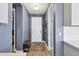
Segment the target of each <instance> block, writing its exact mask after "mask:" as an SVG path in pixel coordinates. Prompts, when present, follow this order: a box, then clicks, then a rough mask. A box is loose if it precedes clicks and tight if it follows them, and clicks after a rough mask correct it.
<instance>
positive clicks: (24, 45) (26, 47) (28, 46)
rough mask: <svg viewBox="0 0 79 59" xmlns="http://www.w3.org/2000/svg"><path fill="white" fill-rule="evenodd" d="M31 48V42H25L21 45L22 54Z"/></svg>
mask: <svg viewBox="0 0 79 59" xmlns="http://www.w3.org/2000/svg"><path fill="white" fill-rule="evenodd" d="M30 47H31V40H25V41H24V43H23V52H29V49H30Z"/></svg>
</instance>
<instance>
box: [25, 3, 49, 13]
mask: <svg viewBox="0 0 79 59" xmlns="http://www.w3.org/2000/svg"><path fill="white" fill-rule="evenodd" d="M24 6H25V7H26V9H27V10H28V12H29V13H30V14H44V13H45V12H46V10H47V8H48V6H49V3H24Z"/></svg>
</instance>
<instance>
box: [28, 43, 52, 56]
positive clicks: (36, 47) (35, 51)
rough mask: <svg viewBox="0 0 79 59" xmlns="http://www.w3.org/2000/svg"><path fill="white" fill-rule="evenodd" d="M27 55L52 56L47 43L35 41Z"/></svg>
mask: <svg viewBox="0 0 79 59" xmlns="http://www.w3.org/2000/svg"><path fill="white" fill-rule="evenodd" d="M27 56H51V55H50V53H49V51H48V49H47V47H46V44H45V43H43V42H33V43H32V44H31V48H30V50H29V52H28V53H27Z"/></svg>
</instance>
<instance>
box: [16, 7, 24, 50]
mask: <svg viewBox="0 0 79 59" xmlns="http://www.w3.org/2000/svg"><path fill="white" fill-rule="evenodd" d="M15 13H16V16H15V23H16V25H15V27H16V28H15V29H16V39H15V40H16V49H17V50H22V22H23V21H22V6H17V7H16V8H15Z"/></svg>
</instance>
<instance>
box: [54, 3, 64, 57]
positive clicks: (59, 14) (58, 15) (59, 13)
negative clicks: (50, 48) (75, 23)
mask: <svg viewBox="0 0 79 59" xmlns="http://www.w3.org/2000/svg"><path fill="white" fill-rule="evenodd" d="M54 16H55V19H54V22H55V24H54V25H55V29H54V31H55V33H54V35H55V38H54V40H55V41H54V45H55V47H54V51H55V55H56V56H63V55H64V48H63V43H62V41H63V25H64V24H63V22H64V4H63V3H55V4H54ZM59 32H60V34H59Z"/></svg>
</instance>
